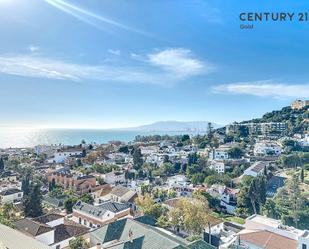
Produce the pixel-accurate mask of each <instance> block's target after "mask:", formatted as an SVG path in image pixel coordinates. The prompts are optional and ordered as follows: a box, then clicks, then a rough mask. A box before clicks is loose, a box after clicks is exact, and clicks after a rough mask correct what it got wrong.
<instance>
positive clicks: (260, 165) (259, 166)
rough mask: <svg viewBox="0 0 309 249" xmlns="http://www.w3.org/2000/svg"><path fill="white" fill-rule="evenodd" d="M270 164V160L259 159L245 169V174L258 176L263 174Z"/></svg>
mask: <svg viewBox="0 0 309 249" xmlns="http://www.w3.org/2000/svg"><path fill="white" fill-rule="evenodd" d="M268 166H269V162H266V161H257V162H255V163H254V164H252V165H251V166H250V167H249V168H247V169H246V170H245V171H244V173H243V176H244V175H246V176H253V177H256V176H258V175H260V174H263V172H264V169H265V168H266V169H267V168H268Z"/></svg>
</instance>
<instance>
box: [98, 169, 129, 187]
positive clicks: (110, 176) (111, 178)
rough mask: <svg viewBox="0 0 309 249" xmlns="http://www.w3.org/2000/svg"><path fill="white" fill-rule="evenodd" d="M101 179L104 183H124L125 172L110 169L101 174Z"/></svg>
mask: <svg viewBox="0 0 309 249" xmlns="http://www.w3.org/2000/svg"><path fill="white" fill-rule="evenodd" d="M103 179H104V181H105V182H106V183H108V184H112V185H115V184H116V183H124V182H125V181H126V178H125V172H123V171H112V172H109V173H107V174H105V175H103Z"/></svg>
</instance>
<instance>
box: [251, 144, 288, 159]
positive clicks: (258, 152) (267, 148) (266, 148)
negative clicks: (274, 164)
mask: <svg viewBox="0 0 309 249" xmlns="http://www.w3.org/2000/svg"><path fill="white" fill-rule="evenodd" d="M281 152H282V148H281V146H279V145H278V144H277V143H273V142H266V141H263V142H258V143H255V145H254V149H253V153H254V155H255V156H279V155H280V154H281Z"/></svg>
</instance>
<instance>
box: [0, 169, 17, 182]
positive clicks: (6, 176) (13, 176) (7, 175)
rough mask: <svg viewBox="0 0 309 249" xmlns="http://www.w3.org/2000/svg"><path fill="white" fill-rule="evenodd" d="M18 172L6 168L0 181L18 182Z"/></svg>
mask: <svg viewBox="0 0 309 249" xmlns="http://www.w3.org/2000/svg"><path fill="white" fill-rule="evenodd" d="M17 176H18V174H17V173H15V172H12V171H10V170H6V171H4V172H2V173H1V176H0V181H1V182H16V181H17Z"/></svg>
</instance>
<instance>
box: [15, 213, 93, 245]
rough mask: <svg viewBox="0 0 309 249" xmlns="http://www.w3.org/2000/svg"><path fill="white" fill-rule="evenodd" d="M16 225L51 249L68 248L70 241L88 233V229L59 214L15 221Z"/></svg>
mask: <svg viewBox="0 0 309 249" xmlns="http://www.w3.org/2000/svg"><path fill="white" fill-rule="evenodd" d="M14 225H15V227H16V229H17V230H19V231H20V232H22V233H24V234H25V235H27V236H29V237H32V238H35V239H36V240H37V241H39V242H41V243H43V244H45V245H47V246H49V248H51V249H62V248H66V247H68V246H69V242H70V240H72V239H74V238H76V237H77V236H81V235H84V234H85V233H87V232H88V228H86V227H84V226H81V225H79V224H76V223H74V222H72V221H69V220H66V219H65V218H64V217H63V216H62V215H59V214H47V215H43V216H40V217H37V218H35V219H30V218H24V219H21V220H18V221H15V222H14ZM21 248H24V247H21Z"/></svg>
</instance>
